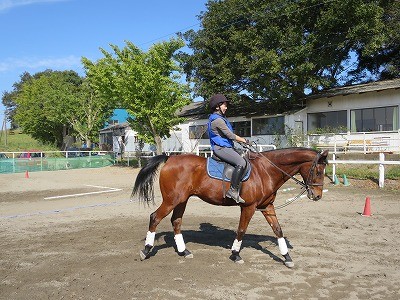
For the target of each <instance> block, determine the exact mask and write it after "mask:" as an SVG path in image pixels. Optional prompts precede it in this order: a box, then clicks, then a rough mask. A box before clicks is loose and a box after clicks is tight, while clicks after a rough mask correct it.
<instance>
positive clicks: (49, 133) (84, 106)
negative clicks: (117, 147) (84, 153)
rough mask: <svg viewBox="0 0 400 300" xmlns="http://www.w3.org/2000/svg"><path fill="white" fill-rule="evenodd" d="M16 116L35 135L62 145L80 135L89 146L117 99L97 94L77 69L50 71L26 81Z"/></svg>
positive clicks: (42, 139) (45, 140)
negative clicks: (107, 98) (114, 100)
mask: <svg viewBox="0 0 400 300" xmlns="http://www.w3.org/2000/svg"><path fill="white" fill-rule="evenodd" d="M15 101H16V105H17V109H16V115H15V120H16V121H17V122H18V124H20V126H21V127H22V128H23V130H24V132H26V133H28V134H30V135H31V136H32V137H34V138H36V139H38V140H40V141H42V142H45V143H52V144H55V145H56V146H57V147H61V146H62V144H63V140H64V137H65V136H66V134H67V131H69V135H72V136H77V137H79V138H80V139H81V140H83V141H85V142H86V144H87V145H88V147H90V146H91V144H92V141H97V140H98V133H99V130H100V129H101V128H102V126H103V125H104V123H105V122H106V120H107V119H108V118H109V117H110V116H111V115H112V113H113V109H114V107H115V105H114V103H113V102H111V101H108V100H105V99H103V98H100V97H98V95H97V93H95V91H94V90H93V89H92V87H91V86H90V82H89V81H88V80H85V79H84V78H81V77H80V76H79V75H78V74H77V73H76V72H74V71H47V72H44V73H41V74H40V76H34V77H33V78H31V79H30V80H28V81H25V82H24V83H23V84H22V87H21V88H20V91H19V92H18V94H17V97H16V98H15Z"/></svg>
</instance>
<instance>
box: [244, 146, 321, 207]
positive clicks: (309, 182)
mask: <svg viewBox="0 0 400 300" xmlns="http://www.w3.org/2000/svg"><path fill="white" fill-rule="evenodd" d="M242 146H243V147H244V148H246V149H247V150H249V151H250V152H255V153H257V155H261V153H260V152H259V151H258V150H257V148H255V147H254V146H253V145H249V144H245V145H242ZM261 156H263V157H264V158H265V159H266V160H267V161H268V162H269V163H270V164H271V165H272V166H274V167H275V168H277V169H278V170H279V171H281V172H282V173H283V174H285V175H286V176H288V177H289V178H291V179H293V180H294V181H295V182H296V184H299V185H301V187H302V189H303V190H302V191H301V192H300V193H299V194H298V195H297V196H296V197H294V198H292V199H290V200H289V201H287V202H286V203H284V204H281V205H279V206H276V207H275V209H280V208H283V207H285V206H288V205H289V204H291V203H293V202H294V201H296V200H298V199H300V197H301V196H302V195H303V194H304V193H305V192H306V191H307V192H308V191H309V189H310V186H322V185H323V184H319V183H312V179H313V174H314V169H315V168H316V166H317V165H318V161H319V158H320V157H321V154H320V153H317V156H316V157H315V159H314V161H313V163H312V165H311V167H310V170H309V173H308V176H307V180H306V181H305V182H304V181H300V180H298V179H297V178H295V177H294V176H293V175H290V174H289V173H287V172H286V171H284V170H282V169H281V168H280V167H278V166H277V165H276V164H275V163H273V162H272V161H271V160H270V159H269V158H267V157H265V156H264V155H261ZM258 211H266V209H265V208H264V209H258Z"/></svg>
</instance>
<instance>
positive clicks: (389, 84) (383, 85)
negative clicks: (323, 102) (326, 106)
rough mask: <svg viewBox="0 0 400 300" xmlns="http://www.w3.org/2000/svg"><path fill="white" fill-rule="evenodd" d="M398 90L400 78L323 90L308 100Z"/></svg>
mask: <svg viewBox="0 0 400 300" xmlns="http://www.w3.org/2000/svg"><path fill="white" fill-rule="evenodd" d="M398 88H400V78H397V79H392V80H383V81H375V82H370V83H364V84H356V85H351V86H343V87H337V88H332V89H328V90H323V91H321V92H319V93H317V94H313V95H310V96H307V97H306V100H308V99H319V98H330V97H335V96H347V95H353V94H362V93H368V92H379V91H383V90H389V89H398Z"/></svg>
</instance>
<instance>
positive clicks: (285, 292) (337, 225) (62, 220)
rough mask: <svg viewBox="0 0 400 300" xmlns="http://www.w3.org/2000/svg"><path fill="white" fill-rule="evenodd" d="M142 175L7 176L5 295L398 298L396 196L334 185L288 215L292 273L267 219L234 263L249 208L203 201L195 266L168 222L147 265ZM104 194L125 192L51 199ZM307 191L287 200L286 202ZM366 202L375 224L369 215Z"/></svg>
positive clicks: (399, 215) (0, 180)
mask: <svg viewBox="0 0 400 300" xmlns="http://www.w3.org/2000/svg"><path fill="white" fill-rule="evenodd" d="M136 174H137V170H135V169H129V168H118V167H106V168H102V169H84V170H70V171H56V172H38V173H30V174H29V175H30V178H25V177H24V175H25V174H11V175H0V187H1V190H0V223H1V227H0V245H1V252H0V299H147V298H148V299H399V298H400V292H399V286H400V270H399V265H400V261H399V258H398V256H397V254H398V253H399V248H400V246H399V242H398V241H399V240H400V230H399V229H400V228H399V220H400V197H399V191H398V190H397V191H396V190H390V189H383V190H380V189H363V188H360V186H359V185H356V183H354V184H351V185H350V186H349V187H344V186H333V185H331V184H330V183H329V181H328V180H327V184H326V185H325V188H326V189H328V191H327V192H326V193H325V194H324V197H323V199H322V200H321V201H319V202H311V201H309V200H306V199H302V200H299V201H297V202H295V203H293V204H291V205H289V206H287V207H285V208H283V209H280V210H278V211H277V213H278V218H279V220H280V223H281V225H282V228H283V230H284V234H285V237H286V239H287V242H288V246H289V250H290V253H291V256H292V258H293V260H294V262H295V267H294V268H293V269H288V268H286V267H285V266H284V265H283V263H282V260H281V256H280V254H279V249H278V247H277V243H276V239H275V237H274V235H273V232H272V230H271V229H270V228H269V226H268V224H267V223H266V221H265V219H264V218H263V216H262V215H261V214H260V213H256V214H255V216H254V217H253V219H252V221H251V223H250V226H249V229H248V231H247V234H246V236H245V239H244V242H243V247H242V251H241V256H242V258H243V259H244V260H245V264H243V265H238V264H234V263H233V262H232V261H230V260H229V258H228V257H229V255H230V247H231V245H232V242H233V239H234V236H235V230H236V228H237V224H238V220H239V219H238V218H239V213H240V210H239V209H238V208H237V207H228V208H227V207H216V206H211V205H208V204H206V203H204V202H202V201H201V200H199V199H197V198H194V199H190V200H189V204H188V206H187V209H186V213H185V217H184V224H183V235H184V239H185V242H186V245H187V247H188V249H189V250H190V251H191V252H192V253H193V254H194V258H193V259H184V258H182V257H179V256H178V255H177V254H176V253H175V249H174V240H173V235H172V230H171V225H170V222H169V217H168V218H166V219H164V220H163V221H162V222H161V224H160V225H159V227H158V231H157V235H156V243H155V247H154V250H153V252H154V256H152V257H150V259H148V260H145V261H140V259H139V250H140V249H142V248H143V244H144V238H145V234H146V231H147V226H148V219H149V214H150V213H151V212H152V211H154V210H155V207H153V206H150V207H145V206H143V205H142V204H139V203H137V202H136V201H130V193H131V188H132V185H133V182H134V180H135V176H136ZM350 183H352V181H351V179H350ZM89 185H90V186H89ZM100 187H102V188H100ZM106 187H110V188H114V189H115V190H110V189H109V192H107V193H97V194H88V195H86V196H74V197H68V198H48V197H54V196H61V195H68V194H78V193H91V192H99V191H103V192H104V191H106V190H107V189H106ZM291 187H295V185H294V184H293V183H290V184H286V185H285V186H284V188H291ZM116 189H121V190H116ZM297 193H298V189H297V190H291V191H287V192H281V193H279V194H278V197H277V204H282V203H284V201H285V200H286V199H288V198H290V197H293V196H295V195H296V194H297ZM366 196H369V197H370V198H371V210H372V213H373V216H372V217H363V216H361V215H360V213H362V211H363V208H364V203H365V198H366ZM45 198H47V199H45ZM159 201H160V198H159V196H158V198H157V202H158V203H159Z"/></svg>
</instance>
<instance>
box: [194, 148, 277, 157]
mask: <svg viewBox="0 0 400 300" xmlns="http://www.w3.org/2000/svg"><path fill="white" fill-rule="evenodd" d="M267 149H269V150H271V149H273V150H274V149H276V146H275V145H257V150H258V151H260V152H261V151H265V150H267ZM200 153H204V155H205V157H208V156H211V155H212V150H211V145H197V147H196V154H197V155H200Z"/></svg>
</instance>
